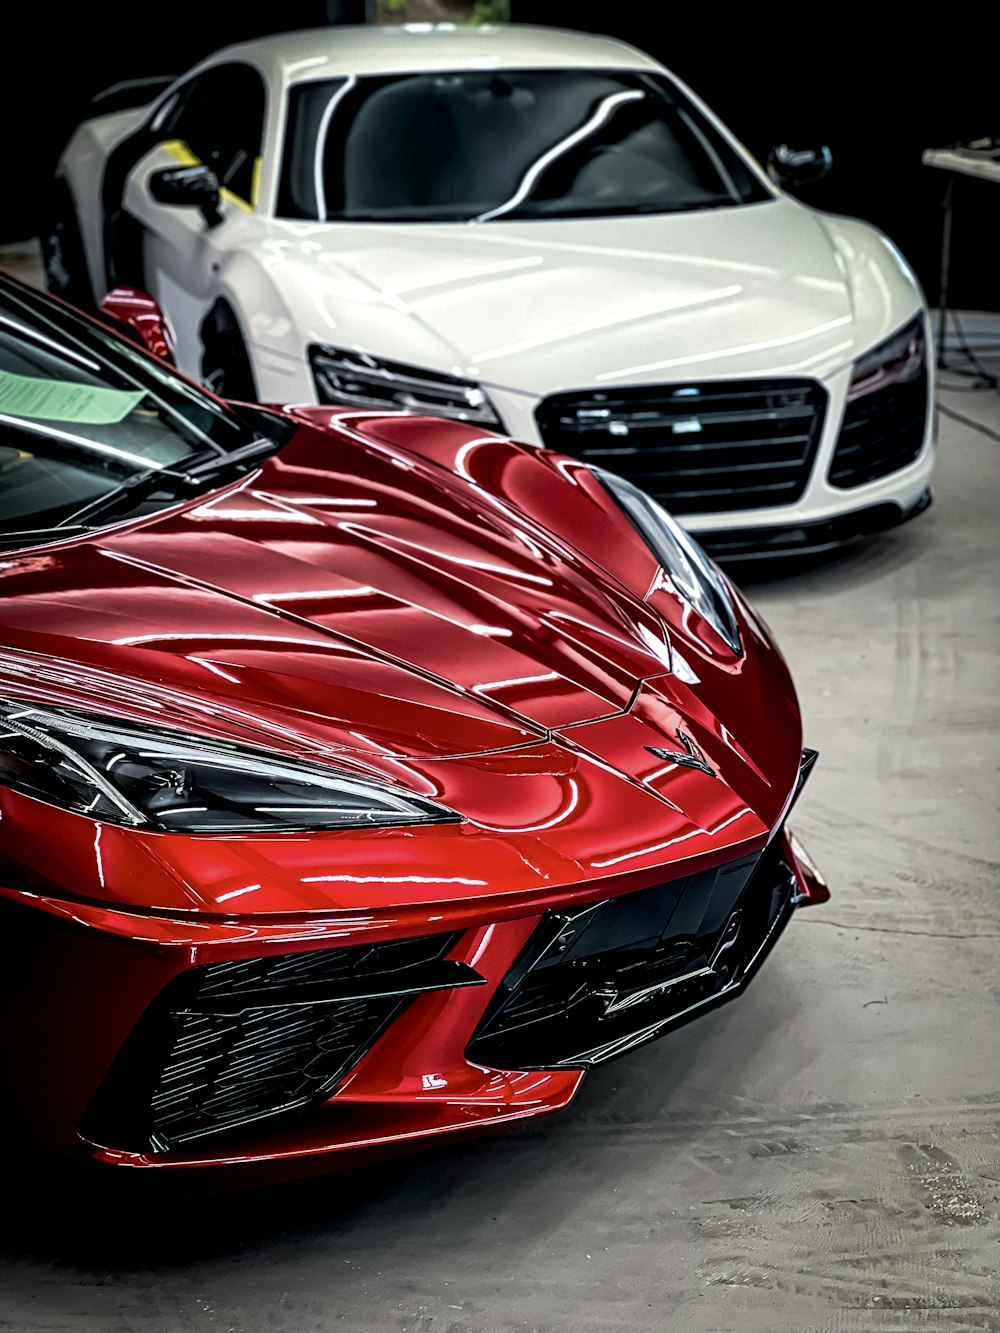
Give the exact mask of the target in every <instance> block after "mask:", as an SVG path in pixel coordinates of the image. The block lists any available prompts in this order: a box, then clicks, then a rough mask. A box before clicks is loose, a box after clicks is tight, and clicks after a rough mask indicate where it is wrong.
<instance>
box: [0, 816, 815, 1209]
mask: <svg viewBox="0 0 1000 1333" xmlns="http://www.w3.org/2000/svg"><path fill="white" fill-rule="evenodd" d="M730 856H731V854H730ZM740 866H745V868H746V873H745V874H744V873H743V871H742V870H741V869H740V868H739V867H740ZM685 871H687V873H686V874H684V873H683V872H685ZM678 872H682V877H681V878H680V879H677V878H674V879H670V880H667V881H665V882H661V883H655V884H650V883H649V882H648V881H649V875H648V874H647V875H646V876H645V881H646V882H645V883H635V884H633V885H631V886H629V887H630V889H631V891H623V886H622V884H621V882H620V880H619V881H616V882H615V885H614V888H615V894H614V896H612V897H609V896H607V886H605V888H604V892H603V894H602V888H601V886H600V885H597V884H591V885H588V886H587V889H586V892H585V893H583V894H581V893H580V892H579V890H577V891H576V892H575V893H570V892H569V891H563V892H562V893H561V894H560V893H553V894H552V895H550V896H548V897H547V898H545V899H544V900H542V899H539V900H538V902H537V903H536V904H535V910H533V912H532V914H531V915H525V914H524V907H523V905H522V906H521V907H520V908H518V909H515V908H511V909H509V910H508V911H507V912H506V913H505V912H504V911H499V912H498V910H497V906H496V904H495V903H494V904H490V905H488V906H484V907H483V908H482V909H481V911H482V913H483V916H482V917H481V919H479V920H475V919H471V918H470V912H469V909H468V908H467V907H465V908H461V909H460V908H457V907H449V906H448V905H442V906H441V909H440V910H439V911H434V910H430V909H427V908H425V907H421V908H420V909H412V908H411V909H407V910H406V911H400V912H396V913H394V914H388V913H387V914H385V915H384V916H380V917H378V918H376V917H374V916H369V917H368V918H367V919H366V920H359V919H357V917H356V915H355V919H353V920H348V919H346V918H344V917H330V918H326V919H322V920H317V919H315V918H310V919H309V920H300V921H298V922H287V921H286V922H274V921H273V920H272V921H271V922H270V923H267V922H261V921H257V920H252V919H240V918H235V917H234V918H231V919H229V920H225V921H223V920H218V919H217V920H214V921H207V920H205V919H204V918H197V919H195V918H192V919H188V920H181V919H178V918H177V917H176V916H174V917H167V916H159V915H156V914H151V913H144V914H142V915H139V914H130V913H128V912H124V911H120V910H111V909H108V908H106V907H98V906H94V905H90V904H85V903H69V902H66V901H64V900H59V899H56V898H51V897H46V896H41V895H37V894H25V893H23V892H17V891H13V890H9V891H4V892H3V898H2V905H0V913H2V915H3V916H4V918H6V924H7V938H8V939H15V940H17V949H16V952H15V953H14V954H13V955H12V957H11V960H10V966H9V967H8V970H7V975H6V985H5V990H6V998H5V1000H4V1004H5V1006H8V1005H9V1006H10V1014H9V1016H8V1017H7V1018H5V1022H4V1025H3V1036H2V1045H3V1051H2V1066H3V1068H4V1070H5V1081H6V1082H7V1084H8V1087H9V1089H10V1093H9V1105H8V1109H9V1111H10V1113H11V1115H12V1117H13V1121H14V1126H13V1132H14V1133H15V1134H16V1135H18V1137H20V1136H21V1135H24V1136H28V1137H30V1139H31V1140H33V1141H34V1142H36V1143H40V1144H41V1145H42V1146H43V1147H45V1148H48V1149H53V1150H56V1151H57V1152H61V1153H63V1154H69V1155H70V1156H71V1157H75V1158H76V1159H78V1160H81V1161H89V1162H91V1163H100V1164H106V1165H113V1166H119V1167H133V1168H141V1169H144V1170H145V1169H150V1170H154V1171H156V1172H162V1171H168V1172H170V1173H171V1174H173V1173H175V1172H176V1171H177V1170H178V1169H186V1170H188V1171H190V1170H191V1169H193V1168H200V1169H201V1172H199V1175H201V1174H203V1173H204V1172H206V1171H207V1172H209V1173H214V1172H213V1169H214V1168H221V1167H225V1168H226V1171H225V1178H226V1180H227V1181H228V1182H229V1183H234V1182H235V1180H236V1179H237V1178H238V1177H239V1176H240V1175H241V1174H242V1171H241V1167H242V1168H245V1169H247V1170H248V1171H250V1173H251V1175H252V1177H253V1178H254V1179H255V1180H261V1179H265V1178H270V1177H274V1176H277V1177H288V1176H294V1175H299V1174H305V1173H308V1172H312V1171H315V1170H323V1169H329V1168H334V1167H341V1166H347V1165H352V1164H355V1163H356V1162H357V1161H359V1160H364V1159H369V1158H371V1157H373V1156H376V1155H379V1154H383V1153H387V1152H392V1151H399V1150H401V1149H403V1148H405V1147H406V1146H407V1145H408V1144H410V1143H413V1142H414V1141H417V1140H422V1139H431V1138H434V1137H436V1136H439V1135H443V1134H454V1133H476V1132H482V1131H484V1130H487V1129H490V1128H493V1127H497V1126H502V1125H504V1124H507V1123H510V1122H512V1121H515V1120H519V1119H524V1118H527V1117H530V1116H536V1115H543V1114H546V1113H548V1112H551V1111H556V1110H559V1109H561V1108H562V1107H563V1106H565V1105H566V1104H567V1103H568V1102H569V1101H570V1100H571V1098H572V1097H573V1095H574V1093H575V1091H576V1089H577V1087H578V1086H579V1084H580V1081H581V1079H582V1077H583V1073H584V1071H585V1069H586V1068H587V1067H588V1066H589V1065H591V1064H596V1063H599V1062H601V1061H603V1060H604V1059H608V1058H611V1057H612V1056H614V1055H617V1054H620V1053H622V1052H623V1051H625V1050H629V1049H631V1048H632V1047H634V1046H636V1045H638V1044H640V1043H641V1042H643V1041H646V1040H649V1039H651V1038H653V1037H655V1036H658V1035H660V1034H661V1033H663V1032H665V1031H667V1030H669V1029H671V1028H673V1027H676V1026H678V1025H679V1024H681V1023H684V1022H687V1021H689V1020H690V1019H691V1018H694V1017H696V1016H697V1015H698V1014H699V1013H701V1012H703V1011H704V1010H705V1009H707V1008H710V1007H712V1006H714V1005H717V1004H720V1003H722V1002H724V1001H726V1000H729V999H731V998H733V997H734V996H736V995H738V994H739V993H740V992H741V991H742V990H743V989H744V987H745V986H746V985H747V983H748V982H749V981H750V979H751V978H752V977H753V975H754V973H755V972H756V970H757V968H758V967H759V966H760V964H761V962H762V961H763V959H764V957H765V956H766V954H767V952H768V951H769V949H770V948H771V946H772V945H773V943H774V941H775V940H776V939H777V937H778V935H779V934H780V932H781V930H782V929H783V928H784V926H785V925H786V923H787V921H788V919H789V918H790V916H791V914H792V912H793V910H794V908H795V907H796V906H799V905H807V904H810V903H816V902H822V901H825V900H826V898H827V897H828V892H827V889H826V887H825V885H824V883H823V881H822V879H821V878H820V877H819V875H818V872H817V871H816V870H815V868H814V867H813V865H812V863H811V862H810V861H809V859H808V857H806V856H805V854H804V853H803V852H802V849H801V848H800V847H799V846H798V845H797V844H796V842H795V840H794V839H793V837H792V836H791V835H790V834H789V833H788V832H787V831H786V830H785V829H784V828H782V829H781V830H779V832H778V833H777V834H776V836H775V837H774V838H773V839H772V840H771V842H770V843H769V844H768V847H767V848H766V849H765V850H764V852H763V854H761V853H760V851H759V850H758V851H757V852H755V853H752V854H750V855H749V856H744V857H743V858H742V860H740V861H737V862H734V861H733V860H732V859H730V860H728V861H724V862H723V864H722V865H721V866H720V865H718V864H716V865H715V866H712V865H702V866H700V867H698V868H697V869H696V868H694V867H692V866H691V865H690V863H688V864H684V863H681V864H679V865H678V864H675V865H672V866H667V867H664V868H663V870H662V872H661V873H662V874H663V875H675V876H676V875H677V873H678ZM720 885H721V886H722V887H721V888H720ZM727 886H728V887H727ZM713 895H714V901H715V907H714V909H710V908H709V907H708V903H709V902H710V901H712V900H713ZM713 911H714V919H711V920H709V918H710V917H711V916H712V912H713ZM692 912H693V913H694V916H692ZM486 913H489V916H490V919H486V915H485V914H486ZM699 913H700V914H701V919H700V922H695V926H694V928H692V924H691V923H692V921H694V918H695V917H698V914H699ZM664 919H669V920H671V921H673V922H675V925H674V926H673V927H672V928H671V933H668V932H667V930H666V928H664V927H663V925H662V922H663V920H664ZM651 923H652V924H651ZM706 923H707V924H706ZM700 927H704V929H700ZM657 931H662V935H661V937H660V938H658V939H657V936H656V932H657ZM394 941H395V942H401V941H410V943H409V944H403V945H398V946H397V947H402V948H403V949H404V950H407V949H408V950H411V955H410V956H409V958H407V957H404V956H401V955H399V954H398V953H397V955H396V957H395V961H391V962H384V963H381V964H380V963H379V962H378V959H379V958H380V957H381V956H382V955H381V954H380V951H384V950H386V948H387V947H388V948H389V949H390V950H391V948H392V946H393V942H394ZM330 946H336V947H335V948H331V947H330ZM414 949H415V950H416V952H413V950H414ZM344 950H349V951H351V950H353V951H354V952H353V953H350V954H348V953H345V952H343V951H344ZM421 950H423V952H424V954H428V955H432V954H434V952H435V950H436V951H437V953H438V956H437V957H429V956H428V957H421V956H420V954H421ZM699 950H700V953H699ZM349 957H350V958H352V959H353V958H355V957H358V958H367V959H368V963H367V964H366V965H365V966H367V968H368V970H367V971H365V966H362V967H361V968H360V971H356V973H352V974H351V975H350V976H346V977H345V974H344V972H343V968H342V967H341V971H340V973H339V974H338V976H337V977H335V978H333V979H332V980H331V978H330V977H325V978H324V977H323V976H322V975H321V973H322V970H323V969H324V968H325V967H326V966H327V961H326V960H340V961H339V962H338V963H337V965H338V966H340V964H341V962H342V961H343V960H344V959H347V958H349ZM373 960H374V961H373ZM352 966H355V967H356V965H353V964H352ZM379 967H381V968H382V971H381V972H379V971H378V969H379ZM372 968H374V969H375V971H372ZM407 968H409V969H410V971H409V973H407ZM435 968H437V969H439V970H438V971H435V970H434V969H435ZM441 968H444V969H445V970H444V971H441V970H440V969H441ZM262 969H263V971H262ZM303 969H305V970H303ZM317 969H318V970H317ZM264 971H266V972H267V977H266V978H265V980H266V984H267V986H268V987H270V988H271V989H270V992H269V993H268V994H266V995H264V994H263V992H262V990H261V989H260V981H261V978H262V977H263V975H264ZM407 975H409V977H410V979H411V981H412V983H413V986H412V990H411V991H408V992H407V991H405V990H401V987H405V986H406V985H408V984H409V983H408V982H407V980H406V977H407ZM282 976H284V978H285V980H284V981H282V979H281V978H282ZM386 977H392V978H393V980H392V981H391V982H390V983H389V991H390V993H389V994H388V995H387V994H385V993H384V992H385V990H386ZM400 977H402V978H403V979H402V980H400ZM275 978H277V980H276V979H275ZM289 979H290V980H289ZM275 987H277V990H276V989H275ZM338 987H339V989H338ZM437 987H440V988H437ZM393 988H395V989H393ZM365 992H368V994H365ZM262 996H263V1000H262ZM345 996H346V997H347V998H345ZM351 1005H353V1006H354V1007H353V1010H352V1009H351ZM366 1005H367V1006H368V1008H367V1009H366ZM345 1006H347V1008H346V1009H345ZM372 1006H374V1008H373V1007H372ZM379 1006H381V1007H379ZM317 1015H319V1017H317ZM351 1022H354V1023H355V1026H356V1028H357V1032H356V1033H355V1034H354V1035H358V1036H359V1044H358V1048H357V1049H356V1050H353V1051H348V1054H347V1056H346V1059H345V1061H344V1062H342V1065H341V1066H338V1061H339V1060H341V1057H342V1056H343V1055H344V1051H345V1050H346V1049H347V1048H348V1047H349V1046H350V1039H351V1036H352V1032H348V1036H347V1039H346V1041H345V1039H344V1036H343V1034H344V1030H345V1023H347V1024H348V1027H349V1025H350V1023H351ZM317 1025H318V1026H317ZM324 1025H325V1026H324ZM331 1033H332V1035H331ZM338 1040H339V1041H340V1045H339V1046H338V1045H337V1041H338ZM296 1051H298V1052H299V1053H298V1054H296V1053H295V1052H296ZM289 1060H291V1066H290V1065H289ZM501 1065H502V1067H501ZM508 1065H510V1066H511V1067H507V1066H508ZM338 1070H339V1072H338ZM327 1084H329V1085H330V1086H329V1087H327ZM290 1094H294V1095H290ZM269 1098H270V1101H269V1100H268V1099H269ZM282 1098H284V1101H282ZM255 1099H256V1100H255ZM279 1103H281V1104H282V1105H284V1106H285V1107H286V1109H284V1110H283V1111H279V1112H278V1113H275V1107H276V1105H278V1104H279Z"/></svg>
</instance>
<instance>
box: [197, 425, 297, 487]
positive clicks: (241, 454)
mask: <svg viewBox="0 0 1000 1333" xmlns="http://www.w3.org/2000/svg"><path fill="white" fill-rule="evenodd" d="M280 448H281V445H280V444H279V443H278V441H276V440H271V439H269V438H268V437H267V436H266V435H258V436H257V438H256V439H253V440H250V442H249V443H248V444H241V445H240V447H239V448H238V449H231V450H230V451H229V452H228V453H224V454H212V456H211V457H207V456H206V457H201V456H199V457H197V458H195V459H194V460H193V461H192V462H190V463H188V464H187V465H186V466H185V468H184V475H185V476H186V477H190V478H191V479H192V480H193V479H195V478H197V479H198V480H199V481H201V480H203V479H204V478H205V477H214V476H216V475H217V474H218V473H219V472H228V471H230V469H232V468H234V467H236V468H240V467H242V468H243V470H244V471H245V472H249V470H250V468H251V467H252V466H253V464H254V463H258V462H260V461H261V459H264V458H270V456H271V454H275V453H277V452H278V450H279V449H280Z"/></svg>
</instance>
